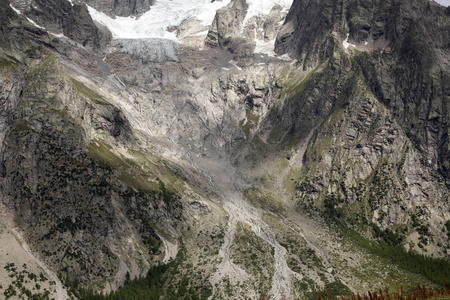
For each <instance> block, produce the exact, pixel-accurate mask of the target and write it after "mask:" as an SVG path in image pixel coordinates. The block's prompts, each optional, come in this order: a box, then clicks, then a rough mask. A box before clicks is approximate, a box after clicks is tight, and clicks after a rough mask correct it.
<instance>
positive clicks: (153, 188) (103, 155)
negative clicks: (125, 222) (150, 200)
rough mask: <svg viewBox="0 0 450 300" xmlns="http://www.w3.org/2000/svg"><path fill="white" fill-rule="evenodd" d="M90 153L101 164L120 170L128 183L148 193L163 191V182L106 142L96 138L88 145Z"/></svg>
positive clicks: (120, 176)
mask: <svg viewBox="0 0 450 300" xmlns="http://www.w3.org/2000/svg"><path fill="white" fill-rule="evenodd" d="M88 153H89V155H90V156H91V157H92V159H93V160H94V161H96V162H97V163H98V164H99V165H100V166H102V167H105V168H110V169H112V170H114V171H117V172H118V175H119V179H120V180H121V181H122V182H124V183H126V184H127V185H129V186H131V187H134V188H136V189H137V190H141V191H143V192H147V193H149V192H150V193H153V192H158V191H161V183H160V182H158V180H157V179H156V178H153V176H151V174H148V173H146V172H144V171H143V170H142V168H141V167H140V166H139V165H138V164H137V163H136V162H134V161H133V160H131V159H129V158H126V157H123V156H121V155H119V154H116V153H114V152H113V151H112V148H111V147H109V146H108V145H107V144H106V143H105V142H103V141H101V140H94V141H92V142H91V143H90V144H89V146H88Z"/></svg>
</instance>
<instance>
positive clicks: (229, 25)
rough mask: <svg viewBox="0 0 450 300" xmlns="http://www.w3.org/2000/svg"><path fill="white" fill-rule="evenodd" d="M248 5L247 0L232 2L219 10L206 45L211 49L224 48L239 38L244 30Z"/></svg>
mask: <svg viewBox="0 0 450 300" xmlns="http://www.w3.org/2000/svg"><path fill="white" fill-rule="evenodd" d="M247 8H248V5H247V3H246V1H245V0H234V1H231V2H230V4H228V5H227V6H226V7H223V8H221V9H219V10H218V11H217V13H216V16H215V17H214V21H213V23H212V25H211V28H210V30H209V32H208V35H207V36H206V40H205V44H206V45H208V46H209V47H220V48H223V47H225V46H227V45H228V44H229V43H231V42H232V40H233V38H236V37H238V35H239V32H240V31H241V28H242V23H243V21H244V18H245V15H246V14H247Z"/></svg>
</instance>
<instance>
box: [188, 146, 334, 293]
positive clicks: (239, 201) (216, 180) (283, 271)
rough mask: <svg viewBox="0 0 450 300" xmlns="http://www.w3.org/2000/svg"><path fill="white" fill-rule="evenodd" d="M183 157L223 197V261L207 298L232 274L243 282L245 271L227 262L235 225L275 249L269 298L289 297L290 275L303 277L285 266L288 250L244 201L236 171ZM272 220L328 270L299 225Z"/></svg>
mask: <svg viewBox="0 0 450 300" xmlns="http://www.w3.org/2000/svg"><path fill="white" fill-rule="evenodd" d="M186 156H187V158H188V161H189V163H190V165H191V166H192V167H193V168H194V169H195V170H196V171H197V172H199V173H200V174H202V175H203V176H205V177H206V178H208V181H209V184H210V186H211V187H212V188H213V190H214V191H215V192H216V193H217V194H218V195H219V196H220V197H221V198H222V200H223V203H222V204H223V208H224V210H225V211H226V212H227V213H228V215H229V219H228V228H227V230H226V233H225V238H224V242H223V245H222V247H221V249H220V251H219V254H220V255H221V257H222V262H221V263H220V265H219V266H218V269H217V272H216V273H215V274H213V275H212V277H211V279H210V282H211V284H212V288H213V294H212V295H211V296H210V297H209V299H210V300H211V299H213V297H214V295H215V294H216V287H215V285H216V284H217V283H218V282H220V280H221V279H222V278H224V277H225V275H227V274H232V275H233V276H234V277H237V278H242V279H245V277H247V276H248V275H247V274H246V273H245V271H243V270H242V269H241V268H240V267H239V266H237V265H235V264H234V263H233V261H232V260H231V259H230V246H231V244H232V242H233V238H234V234H235V230H236V225H237V223H238V222H242V223H245V224H248V225H249V226H250V228H251V229H252V231H253V232H254V233H255V234H256V236H258V237H259V238H260V239H262V240H264V241H265V242H266V243H268V244H269V245H270V246H272V247H273V248H274V258H273V261H274V270H275V273H274V275H273V278H272V287H271V290H270V294H271V295H272V296H271V298H270V299H271V300H274V299H279V298H280V297H281V294H282V293H283V294H285V295H289V294H290V290H291V281H290V278H291V275H294V274H295V275H297V277H300V278H301V277H302V275H301V274H296V273H295V272H294V271H292V270H291V269H290V268H289V266H288V265H287V260H286V259H287V258H286V255H287V251H286V249H285V248H284V247H283V246H281V245H280V243H279V242H278V241H277V239H276V235H275V233H274V232H273V230H272V229H271V228H270V226H269V225H268V224H266V223H265V222H264V221H263V220H262V218H261V213H262V211H260V210H258V209H256V208H255V207H253V206H252V205H251V204H250V203H249V202H248V201H246V200H245V199H244V198H243V195H242V192H240V191H241V190H242V189H241V188H242V187H245V183H243V182H240V180H241V178H240V176H239V174H238V173H237V171H236V170H235V168H234V167H233V166H232V165H231V164H229V163H227V162H225V163H224V162H223V161H222V162H221V163H219V165H217V164H214V163H211V162H208V161H205V160H204V159H201V158H199V159H198V160H197V161H194V159H195V157H193V156H192V154H191V152H190V151H186ZM275 217H276V218H277V219H278V220H280V222H281V223H282V224H283V225H284V226H286V228H289V229H290V230H292V231H293V232H294V233H295V234H296V235H299V236H300V237H301V238H302V239H303V240H304V241H305V243H306V245H307V246H308V247H309V248H310V249H312V250H313V251H314V253H316V255H317V256H318V257H319V258H320V260H321V261H322V264H323V266H324V267H325V268H330V267H331V266H330V263H329V262H328V260H327V258H326V257H325V254H324V253H323V252H322V251H321V250H320V249H318V248H317V247H316V246H314V245H313V244H312V243H311V242H310V241H309V240H308V239H307V237H306V236H305V235H304V234H303V233H302V230H301V228H300V226H299V225H298V224H295V223H293V222H292V221H289V220H287V219H286V218H285V217H283V216H279V215H275ZM230 277H231V276H230Z"/></svg>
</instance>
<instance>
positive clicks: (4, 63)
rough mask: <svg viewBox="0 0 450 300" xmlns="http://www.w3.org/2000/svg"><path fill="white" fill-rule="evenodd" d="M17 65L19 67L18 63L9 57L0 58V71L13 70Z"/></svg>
mask: <svg viewBox="0 0 450 300" xmlns="http://www.w3.org/2000/svg"><path fill="white" fill-rule="evenodd" d="M18 65H20V61H18V60H17V59H15V58H14V57H12V56H10V55H5V56H4V57H0V69H7V70H10V69H15V68H16V67H17V66H18Z"/></svg>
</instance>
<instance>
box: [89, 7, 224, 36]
mask: <svg viewBox="0 0 450 300" xmlns="http://www.w3.org/2000/svg"><path fill="white" fill-rule="evenodd" d="M228 3H230V0H224V1H214V2H210V1H209V0H157V1H155V4H154V5H153V6H152V7H151V9H150V10H149V11H148V12H146V13H144V14H143V15H142V16H140V17H138V18H137V17H116V18H115V19H113V18H111V17H109V16H107V15H106V14H104V13H101V12H99V11H97V10H95V9H94V8H92V7H90V6H88V9H89V13H90V14H91V16H92V19H94V21H97V22H99V23H101V24H103V25H105V26H106V27H108V29H109V30H110V31H111V32H112V34H113V38H115V39H141V38H166V39H171V40H176V36H175V32H170V31H169V30H168V29H170V28H171V27H172V26H178V25H180V24H181V22H182V21H183V20H186V19H189V18H195V19H197V20H199V21H200V22H202V24H204V25H211V23H212V21H213V20H214V16H215V15H216V11H217V10H218V9H220V8H222V7H224V6H225V5H227V4H228Z"/></svg>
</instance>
